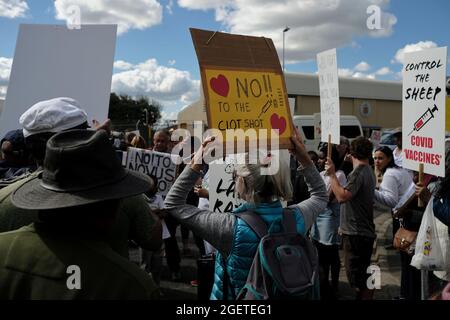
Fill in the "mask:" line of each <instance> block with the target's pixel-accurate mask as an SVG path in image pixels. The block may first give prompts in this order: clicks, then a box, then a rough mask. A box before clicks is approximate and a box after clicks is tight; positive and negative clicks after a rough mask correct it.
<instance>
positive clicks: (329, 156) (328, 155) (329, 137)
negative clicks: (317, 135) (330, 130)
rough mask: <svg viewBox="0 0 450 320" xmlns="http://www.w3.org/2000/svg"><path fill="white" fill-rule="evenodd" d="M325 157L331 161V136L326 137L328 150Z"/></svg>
mask: <svg viewBox="0 0 450 320" xmlns="http://www.w3.org/2000/svg"><path fill="white" fill-rule="evenodd" d="M327 157H328V158H329V159H331V134H329V135H328V150H327Z"/></svg>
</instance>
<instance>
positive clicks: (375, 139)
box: [370, 130, 381, 148]
mask: <svg viewBox="0 0 450 320" xmlns="http://www.w3.org/2000/svg"><path fill="white" fill-rule="evenodd" d="M370 141H371V142H372V143H373V146H374V147H375V148H378V147H379V145H380V141H381V131H380V130H373V131H372V134H371V135H370Z"/></svg>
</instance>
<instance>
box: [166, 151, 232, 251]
mask: <svg viewBox="0 0 450 320" xmlns="http://www.w3.org/2000/svg"><path fill="white" fill-rule="evenodd" d="M205 146H206V145H205V143H204V144H203V145H202V146H201V147H200V149H199V150H198V151H197V153H196V156H195V157H194V162H193V163H192V164H191V166H186V168H185V169H184V170H183V172H182V173H181V174H180V176H179V177H178V179H177V180H176V181H175V184H174V185H173V186H172V188H171V189H170V191H169V193H168V194H167V197H166V199H165V201H164V206H165V208H166V210H167V212H168V214H170V215H172V216H173V217H174V218H176V219H177V220H178V221H179V222H180V223H181V224H183V225H185V226H186V227H188V228H189V229H191V230H192V231H193V232H194V233H195V234H196V235H197V236H199V237H200V238H202V239H204V240H206V241H208V242H209V243H210V244H211V245H212V246H214V247H215V248H216V249H218V250H219V251H221V252H222V253H225V254H227V253H229V251H230V249H231V244H232V240H233V233H234V224H235V222H236V217H235V216H234V215H232V214H230V213H216V212H212V211H209V210H201V209H199V208H197V207H194V206H191V205H188V204H186V197H187V194H188V193H189V191H190V190H191V189H192V187H193V186H194V184H195V182H196V181H197V180H198V178H200V176H201V174H200V169H201V167H202V165H201V163H202V162H201V156H202V154H203V151H204V148H205Z"/></svg>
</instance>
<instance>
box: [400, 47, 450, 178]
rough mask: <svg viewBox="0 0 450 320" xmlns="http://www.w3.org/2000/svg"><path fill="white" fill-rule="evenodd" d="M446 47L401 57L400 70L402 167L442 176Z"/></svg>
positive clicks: (443, 173) (443, 161)
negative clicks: (422, 167) (420, 169)
mask: <svg viewBox="0 0 450 320" xmlns="http://www.w3.org/2000/svg"><path fill="white" fill-rule="evenodd" d="M446 68H447V47H443V48H435V49H428V50H423V51H419V52H412V53H405V63H404V66H403V70H402V72H403V128H402V130H403V150H404V157H403V167H405V168H408V169H411V170H416V171H417V170H418V168H419V164H420V163H423V164H424V172H425V173H428V174H432V175H436V176H441V177H443V176H444V175H445V145H444V138H445V98H446V93H445V83H446V74H447V72H446Z"/></svg>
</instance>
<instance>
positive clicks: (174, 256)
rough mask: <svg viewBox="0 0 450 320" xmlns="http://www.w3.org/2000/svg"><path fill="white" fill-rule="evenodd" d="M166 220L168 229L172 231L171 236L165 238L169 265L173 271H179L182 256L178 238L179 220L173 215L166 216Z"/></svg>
mask: <svg viewBox="0 0 450 320" xmlns="http://www.w3.org/2000/svg"><path fill="white" fill-rule="evenodd" d="M164 221H165V222H166V225H167V229H169V233H170V238H167V239H165V240H164V245H165V247H166V260H167V265H168V266H169V269H170V271H171V272H179V271H180V262H181V257H180V249H179V248H178V242H177V238H176V233H177V227H178V222H177V221H176V220H175V218H173V217H171V216H168V217H166V218H165V219H164Z"/></svg>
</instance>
